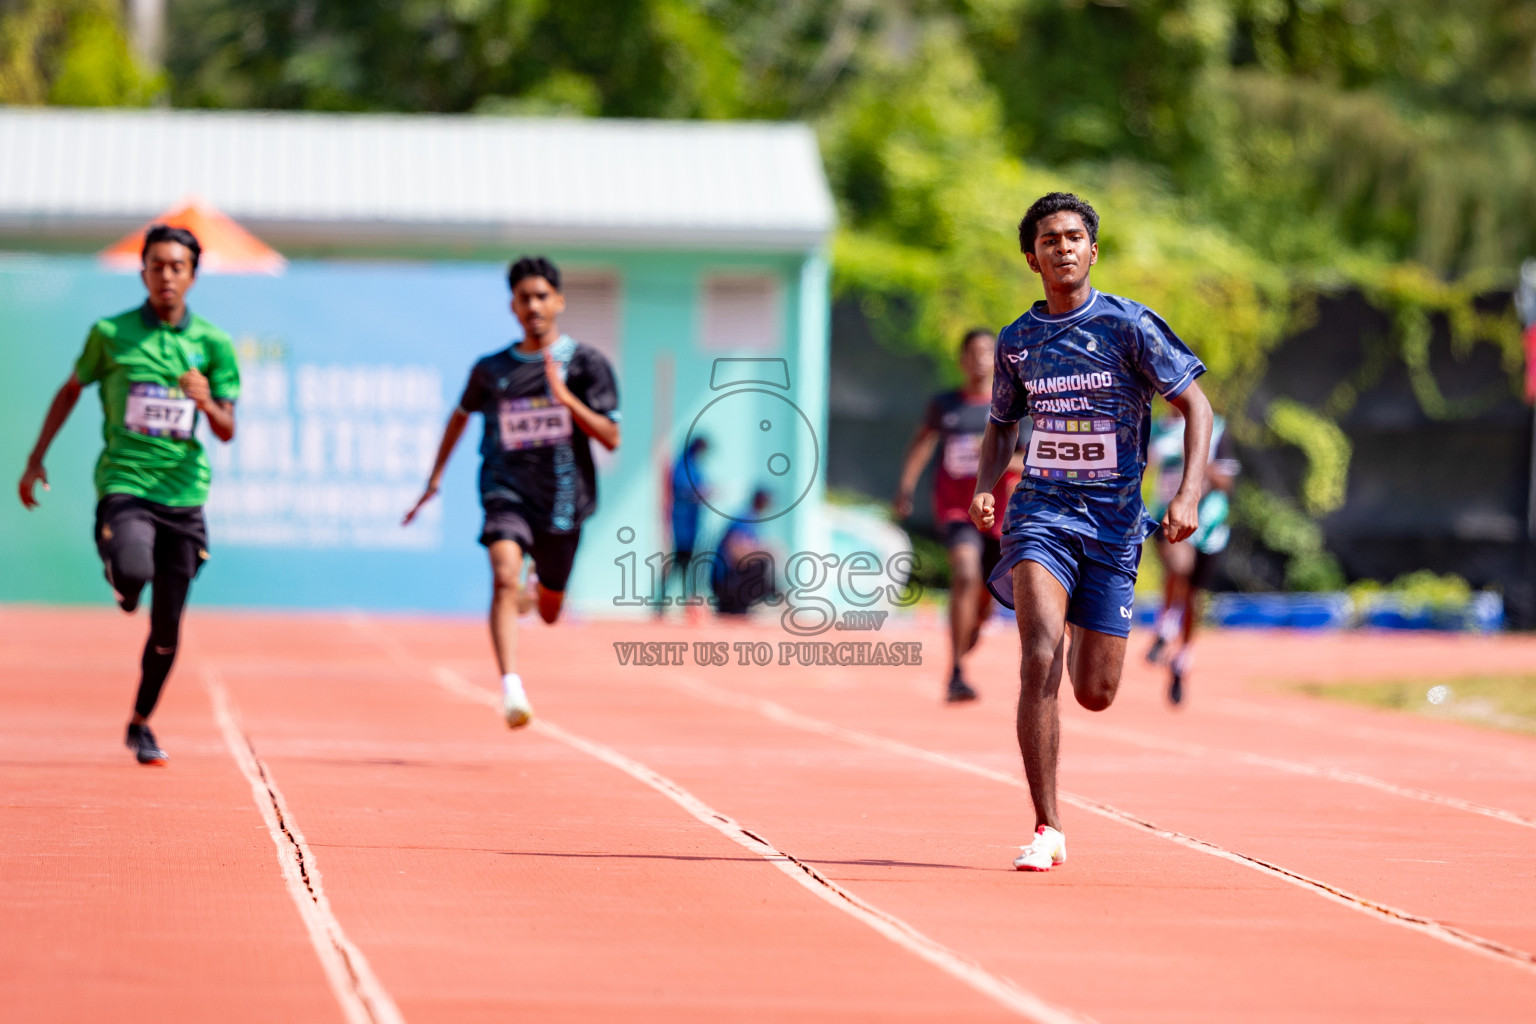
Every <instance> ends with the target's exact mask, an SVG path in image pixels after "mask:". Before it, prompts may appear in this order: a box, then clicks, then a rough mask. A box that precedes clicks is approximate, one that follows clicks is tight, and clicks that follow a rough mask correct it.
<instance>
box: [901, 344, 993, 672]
mask: <svg viewBox="0 0 1536 1024" xmlns="http://www.w3.org/2000/svg"><path fill="white" fill-rule="evenodd" d="M996 344H997V339H996V338H994V337H993V336H992V332H991V331H985V330H981V329H979V328H977V329H973V330H970V331H967V332H966V334H965V338H964V340H962V341H961V342H960V370H961V372H962V373H964V374H965V386H964V387H962V388H960V389H959V390H957V391H945V392H943V393H941V394H938V395H934V396H933V400H932V401H931V402H929V403H928V412H927V415H926V416H924V417H923V425H922V426H921V427H919V428H918V431H917V434H916V436H914V437H913V438H912V443H911V444H910V445H908V446H907V455H906V460H905V462H904V463H903V465H902V469H901V488H900V490H899V491H898V492H897V494H896V503H895V505H896V514H897V516H899V517H901V518H903V519H904V518H906V517H907V516H909V515H911V514H912V492H913V490H914V489H915V488H916V487H917V478H918V477H919V476H921V475H922V473H923V467H924V466H926V465H927V464H928V460H929V459H931V458H932V457H933V452H934V449H935V448H939V449H940V456H939V465H938V468H937V469H936V470H935V471H934V474H933V512H934V519H935V521H936V522H937V523H938V527H939V532H940V535H941V536H942V538H943V541H944V547H945V548H946V549H947V550H948V551H949V568H950V576H951V580H952V582H951V589H950V592H949V596H950V600H949V640H950V671H949V688H948V691H947V693H946V695H945V700H947V701H949V702H950V703H957V702H960V701H967V700H975V699H976V691H975V690H973V689H971V687H970V684H969V683H967V682H966V681H965V674H964V672H963V671H962V670H961V666H960V662H961V659H962V658H964V657H965V655H966V654H968V653H969V652H970V650H971V648H973V647H975V646H976V641H977V638H978V637H979V636H980V635H981V624H982V623H983V622H985V621H986V617H987V613H988V612H989V611H990V610H991V607H992V599H991V595H990V594H989V593H988V592H987V588H986V586H985V581H986V578H987V577H988V576H989V575H990V574H991V572H992V569H993V567H994V566H996V565H997V560H998V556H999V552H1000V538H1001V537H1002V519H1001V518H999V519H998V521H997V522H996V523H995V524H994V525H993V526H992V528H991V529H990V530H988V531H987V532H986V533H982V532H981V531H980V530H978V529H976V527H975V525H974V524H972V522H971V516H970V507H971V496H972V494H974V493H975V490H976V465H977V455H978V453H979V452H980V450H981V435H982V434H983V433H984V432H985V431H986V429H987V413H988V410H989V408H990V405H991V401H992V359H993V349H994V348H995V347H996ZM1022 468H1023V466H1022V462H1020V463H1019V465H1016V466H1011V467H1009V472H1008V473H1007V474H1005V475H1004V477H1003V479H1002V480H1001V481H1000V482H999V483H998V485H997V489H996V490H995V491H994V492H993V493H994V494H995V495H996V497H997V500H998V503H999V507H1001V506H1002V505H1003V504H1006V503H1007V501H1008V495H1009V492H1011V491H1012V490H1013V486H1014V484H1016V483H1017V482H1018V478H1019V476H1018V475H1019V472H1020V471H1021V470H1022Z"/></svg>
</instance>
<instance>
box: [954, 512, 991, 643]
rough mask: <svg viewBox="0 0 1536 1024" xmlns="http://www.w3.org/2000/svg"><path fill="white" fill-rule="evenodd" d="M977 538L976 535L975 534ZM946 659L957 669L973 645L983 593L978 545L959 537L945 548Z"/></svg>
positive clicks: (984, 593) (979, 547)
mask: <svg viewBox="0 0 1536 1024" xmlns="http://www.w3.org/2000/svg"><path fill="white" fill-rule="evenodd" d="M977 540H978V541H979V540H980V538H979V537H978V538H977ZM949 572H950V590H949V663H950V668H951V670H952V671H953V672H956V673H957V672H959V671H960V659H961V658H963V657H964V656H965V654H966V652H967V651H969V650H970V649H971V648H972V647H973V646H974V645H975V642H976V640H975V632H976V627H977V625H978V623H979V622H980V620H979V619H978V618H977V617H976V611H977V602H978V601H980V600H984V599H985V597H986V592H987V591H986V587H985V586H983V581H982V578H981V545H980V544H979V543H975V544H973V543H967V542H965V541H960V542H958V543H955V544H952V545H951V546H950V548H949Z"/></svg>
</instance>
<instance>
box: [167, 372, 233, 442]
mask: <svg viewBox="0 0 1536 1024" xmlns="http://www.w3.org/2000/svg"><path fill="white" fill-rule="evenodd" d="M176 383H177V384H178V385H180V387H181V393H182V394H184V395H186V396H187V397H188V398H190V399H192V401H194V402H196V403H197V407H198V408H199V409H201V410H202V413H203V415H204V416H206V417H208V429H210V430H212V431H213V436H214V437H216V438H218V439H219V440H220V441H223V442H225V443H226V444H227V443H229V442H230V441H233V440H234V439H235V403H234V402H229V401H226V400H224V399H222V398H214V397H213V392H212V391H211V389H210V385H209V383H208V378H207V377H204V376H203V375H202V373H201V372H199V371H197V370H188V371H187V372H186V373H184V374H182V375H181V376H180V377H179V378H177V380H176Z"/></svg>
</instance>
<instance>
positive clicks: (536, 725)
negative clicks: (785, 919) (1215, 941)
mask: <svg viewBox="0 0 1536 1024" xmlns="http://www.w3.org/2000/svg"><path fill="white" fill-rule="evenodd" d="M432 674H433V678H434V679H435V680H436V681H437V683H438V685H439V686H441V687H442V688H443V689H445V690H447V691H448V692H450V693H452V694H454V695H456V696H459V697H464V698H466V699H468V700H472V701H476V702H478V703H481V704H485V705H487V706H489V707H491V708H495V709H497V710H499V709H500V701H499V700H498V699H497V697H496V695H495V694H493V693H491V692H490V691H488V690H485V689H482V688H480V687H478V686H476V685H475V684H473V683H471V682H470V681H469V680H467V679H465V678H464V677H463V676H461V675H459V674H458V673H457V672H454V671H452V670H451V669H447V668H443V667H441V666H439V667H436V668H434V669H433V673H432ZM529 728H530V729H533V730H535V731H537V732H539V733H541V734H543V735H545V736H548V737H550V738H551V739H554V740H558V741H559V742H561V743H564V744H566V745H567V746H569V747H572V748H574V749H576V750H579V751H581V752H582V753H584V754H588V755H590V756H592V757H594V758H596V759H597V760H599V761H602V762H603V763H604V764H606V765H609V766H611V767H613V768H617V769H618V770H619V771H621V772H623V773H624V774H626V775H628V776H629V777H631V778H633V779H635V780H636V781H637V782H641V783H644V784H645V785H647V786H649V787H650V788H652V789H654V790H656V792H658V793H660V794H661V795H662V796H665V797H666V798H667V799H669V800H671V801H672V802H673V803H675V804H677V805H678V806H679V807H681V808H682V809H683V810H685V811H687V812H688V813H689V814H691V815H693V816H694V817H695V818H697V819H698V820H699V821H701V822H703V823H704V824H706V825H708V826H709V827H710V828H713V829H715V830H716V831H717V832H719V833H720V834H721V835H724V836H725V837H727V838H728V839H730V840H732V841H733V842H735V843H738V844H739V845H741V846H743V847H745V848H746V849H748V850H750V851H752V852H753V853H755V854H757V855H758V856H759V857H761V858H763V859H764V860H766V861H767V862H768V863H770V864H772V865H773V866H774V867H776V868H778V869H779V870H780V871H782V872H783V873H784V874H785V875H787V876H789V877H790V878H792V879H793V880H794V881H795V882H797V883H798V884H799V885H800V886H802V887H803V888H805V889H806V890H807V891H808V892H811V893H813V894H814V895H816V896H817V897H818V898H819V899H821V900H824V901H825V902H827V903H828V904H830V905H831V906H834V907H836V908H837V909H838V910H841V911H842V912H843V913H845V914H848V915H849V916H851V917H853V918H856V919H857V920H859V921H862V922H863V923H864V924H866V925H868V926H869V927H871V928H873V929H874V930H875V931H876V932H879V933H880V934H881V935H883V936H885V937H886V938H887V939H890V940H891V941H892V942H894V943H896V945H898V946H900V947H901V948H903V949H905V950H907V951H908V952H910V953H913V954H915V955H917V956H918V957H920V958H921V959H923V960H925V961H927V962H928V963H930V964H932V965H933V966H935V967H937V968H938V969H939V970H941V971H944V972H945V973H947V974H949V975H950V976H951V977H954V978H956V979H958V980H960V981H962V982H964V983H965V984H967V985H969V986H970V987H971V988H973V989H975V990H976V991H978V992H980V993H982V994H983V995H985V996H989V997H990V998H992V999H993V1000H995V1001H996V1002H997V1003H999V1004H1000V1005H1002V1006H1004V1007H1006V1008H1007V1009H1009V1010H1012V1011H1013V1012H1015V1013H1017V1014H1019V1015H1020V1016H1022V1017H1024V1018H1026V1019H1028V1020H1032V1021H1036V1022H1037V1024H1084V1022H1085V1021H1087V1020H1088V1018H1085V1017H1081V1016H1079V1015H1077V1014H1074V1013H1070V1012H1068V1011H1066V1010H1062V1009H1059V1008H1058V1007H1055V1006H1052V1005H1051V1004H1050V1003H1047V1002H1046V1001H1045V1000H1043V999H1041V998H1040V997H1039V996H1036V995H1035V994H1034V993H1032V992H1029V991H1026V990H1025V989H1023V988H1020V987H1019V986H1018V985H1017V984H1015V983H1014V982H1012V981H1010V980H1009V979H1007V978H1004V977H1001V976H999V975H996V974H993V973H991V972H990V971H988V970H987V969H986V968H984V967H982V966H981V965H980V964H978V963H976V962H975V961H973V960H970V959H967V958H966V957H964V956H962V955H961V954H959V953H957V952H955V951H954V950H952V949H950V948H949V947H948V946H945V945H943V944H941V943H939V942H937V941H935V940H934V939H931V938H929V937H928V936H926V935H924V934H923V933H922V932H919V931H918V930H917V929H915V928H913V927H912V926H911V925H909V924H907V923H906V922H905V921H903V920H901V919H900V918H898V917H895V916H893V915H891V914H888V913H886V912H885V911H883V910H881V909H880V908H878V907H876V906H874V905H872V904H870V903H868V902H866V901H865V900H863V899H860V898H859V897H858V896H855V895H854V894H853V893H851V892H849V891H848V890H847V889H844V888H843V887H842V886H840V885H838V884H837V883H836V882H834V881H832V880H831V879H830V878H828V877H826V876H825V875H823V874H822V873H821V872H819V871H817V870H816V869H815V868H814V867H812V866H811V865H809V864H807V863H805V862H804V861H800V860H796V859H795V858H794V857H792V856H790V855H789V854H787V853H785V852H783V851H782V850H780V849H778V848H777V847H775V846H774V845H773V844H772V843H770V842H768V840H766V839H764V838H763V837H762V836H759V835H757V834H756V833H754V832H751V831H748V830H747V829H746V828H743V827H742V826H741V825H740V824H739V823H737V822H736V821H734V820H733V819H731V818H729V817H727V816H726V815H724V814H721V813H720V812H719V811H717V810H715V809H714V808H712V807H710V806H709V805H708V804H706V803H704V802H703V801H702V800H700V799H699V798H698V797H696V796H694V795H693V794H692V793H690V792H689V791H688V790H686V789H684V788H683V787H681V786H679V785H678V784H677V783H675V782H673V781H672V780H671V779H669V778H667V777H666V776H664V775H662V774H660V773H659V772H656V771H655V770H653V769H651V768H650V767H648V766H646V765H644V764H642V763H640V762H639V761H635V760H633V759H632V758H629V757H626V756H624V755H623V754H621V753H619V752H618V751H617V750H614V749H613V748H612V747H608V746H604V745H603V744H601V743H598V742H595V741H593V740H589V739H586V738H585V737H582V736H578V735H576V734H575V733H572V732H568V731H567V730H565V729H562V728H560V727H559V726H558V725H555V724H553V723H551V722H549V721H547V720H544V719H535V720H534V721H533V723H532V725H530V726H529Z"/></svg>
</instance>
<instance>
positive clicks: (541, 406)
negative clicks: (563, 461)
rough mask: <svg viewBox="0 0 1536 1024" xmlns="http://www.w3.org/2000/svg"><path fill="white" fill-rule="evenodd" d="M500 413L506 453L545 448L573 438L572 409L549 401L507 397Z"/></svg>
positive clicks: (502, 439) (502, 440) (502, 444)
mask: <svg viewBox="0 0 1536 1024" xmlns="http://www.w3.org/2000/svg"><path fill="white" fill-rule="evenodd" d="M499 412H500V415H499V417H498V421H499V424H500V427H501V447H502V449H503V450H504V451H509V452H511V451H518V450H520V449H523V448H543V447H546V446H548V445H553V444H564V443H566V442H567V441H569V440H570V439H571V410H569V409H567V408H566V407H565V406H563V405H560V404H559V403H557V402H552V401H550V400H549V399H547V398H503V399H502V400H501V406H500V410H499Z"/></svg>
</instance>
